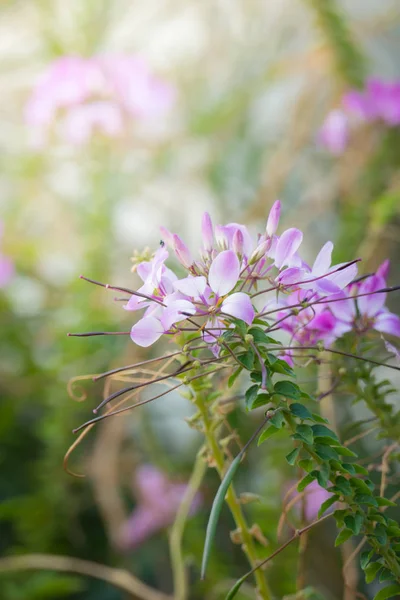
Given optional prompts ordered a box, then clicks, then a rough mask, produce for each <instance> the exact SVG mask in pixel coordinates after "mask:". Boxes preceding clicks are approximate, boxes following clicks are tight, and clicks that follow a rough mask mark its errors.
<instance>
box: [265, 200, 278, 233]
mask: <svg viewBox="0 0 400 600" xmlns="http://www.w3.org/2000/svg"><path fill="white" fill-rule="evenodd" d="M280 216H281V203H280V201H279V200H276V201H275V202H274V204H273V205H272V208H271V210H270V211H269V215H268V220H267V228H266V229H267V235H268V236H269V237H272V236H273V235H274V233H275V231H276V230H277V229H278V225H279V218H280Z"/></svg>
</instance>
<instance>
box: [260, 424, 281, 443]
mask: <svg viewBox="0 0 400 600" xmlns="http://www.w3.org/2000/svg"><path fill="white" fill-rule="evenodd" d="M278 431H279V429H277V428H276V427H274V426H273V425H270V426H269V427H267V429H264V431H263V432H262V434H261V435H260V437H259V438H258V442H257V446H259V445H260V444H262V443H263V442H265V441H266V440H268V439H269V438H270V437H271V436H272V435H274V434H275V433H278Z"/></svg>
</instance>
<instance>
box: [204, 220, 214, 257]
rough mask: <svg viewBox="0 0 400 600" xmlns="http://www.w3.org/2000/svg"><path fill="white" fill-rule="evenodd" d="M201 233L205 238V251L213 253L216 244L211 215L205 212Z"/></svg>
mask: <svg viewBox="0 0 400 600" xmlns="http://www.w3.org/2000/svg"><path fill="white" fill-rule="evenodd" d="M201 233H202V237H203V246H204V250H206V251H207V252H211V250H212V249H213V244H214V233H213V225H212V221H211V217H210V215H209V214H208V213H207V212H205V213H204V215H203V218H202V221H201Z"/></svg>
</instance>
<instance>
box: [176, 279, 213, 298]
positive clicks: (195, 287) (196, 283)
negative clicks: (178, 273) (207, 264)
mask: <svg viewBox="0 0 400 600" xmlns="http://www.w3.org/2000/svg"><path fill="white" fill-rule="evenodd" d="M206 285H207V280H206V278H205V277H203V276H202V275H201V276H200V277H185V279H179V280H178V281H175V282H174V288H175V289H176V290H177V291H178V292H181V293H182V294H185V296H190V298H195V299H198V298H200V296H202V295H203V294H204V291H205V289H206Z"/></svg>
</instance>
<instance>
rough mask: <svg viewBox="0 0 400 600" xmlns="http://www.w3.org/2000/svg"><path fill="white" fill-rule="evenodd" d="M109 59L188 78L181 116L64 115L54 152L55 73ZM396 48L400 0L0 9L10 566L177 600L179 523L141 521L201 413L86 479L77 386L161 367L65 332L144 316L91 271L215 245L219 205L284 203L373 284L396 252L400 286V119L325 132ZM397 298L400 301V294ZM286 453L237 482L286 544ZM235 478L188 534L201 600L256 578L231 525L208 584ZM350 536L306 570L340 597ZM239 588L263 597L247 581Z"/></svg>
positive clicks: (106, 453) (97, 3) (24, 577)
mask: <svg viewBox="0 0 400 600" xmlns="http://www.w3.org/2000/svg"><path fill="white" fill-rule="evenodd" d="M98 55H101V56H108V55H110V56H111V55H113V56H115V55H134V56H140V57H141V59H142V60H143V61H145V63H146V65H148V68H149V70H150V71H151V72H152V73H154V76H155V77H158V78H160V80H162V81H164V82H167V83H168V85H169V86H171V89H172V90H173V96H174V99H173V101H172V102H171V106H170V107H169V108H168V110H167V111H165V113H164V114H163V115H161V116H160V117H159V118H158V119H157V123H156V124H155V122H154V121H155V120H153V119H152V118H150V119H149V118H142V117H141V115H140V114H139V115H137V116H132V115H131V116H129V117H127V116H126V117H125V118H126V119H127V121H126V126H125V127H124V131H123V134H121V135H116V136H107V135H105V134H104V133H103V134H102V133H99V132H96V131H94V132H93V135H90V136H88V139H87V140H85V141H84V143H80V144H77V143H74V142H73V141H71V140H69V139H66V138H65V136H63V135H62V131H61V132H60V130H59V129H57V119H59V118H60V117H59V115H58V114H57V115H56V116H55V118H54V123H52V125H51V133H50V134H49V135H48V136H47V137H46V139H45V140H44V141H43V142H42V143H40V144H38V143H37V141H36V142H35V139H34V132H33V130H32V124H31V123H30V122H29V119H27V117H26V106H27V102H28V100H29V98H30V97H31V96H32V94H33V91H34V89H35V86H37V82H38V78H40V76H41V75H42V74H43V73H44V72H45V71H46V69H48V68H49V65H50V64H51V63H52V62H53V61H55V60H57V59H59V58H60V57H63V56H81V57H93V56H98ZM399 56H400V6H399V2H398V0H381V1H380V2H376V1H375V0H341V1H339V0H337V1H333V0H270V1H268V2H266V1H264V0H237V1H233V0H213V1H210V0H203V1H202V2H184V1H182V0H147V1H146V2H143V1H141V2H140V1H132V0H68V2H62V1H61V0H36V1H33V0H23V1H22V0H20V1H18V0H14V1H12V0H9V1H5V0H3V1H2V2H1V3H0V90H1V108H0V121H1V123H0V147H1V150H0V161H1V173H0V219H1V221H2V228H3V234H2V238H1V256H2V258H3V259H4V260H10V261H12V263H13V272H12V271H11V270H10V271H9V276H7V277H5V278H4V282H2V288H1V290H0V304H1V313H0V321H1V341H0V352H1V380H0V393H1V403H0V447H1V453H0V466H1V472H0V551H1V553H2V555H4V556H20V555H24V556H28V555H29V556H30V555H32V554H33V553H46V554H54V555H63V556H69V557H75V558H78V559H79V558H80V559H85V560H87V561H94V562H96V563H100V564H104V565H108V566H110V567H118V568H124V569H126V570H128V571H130V572H131V573H132V574H133V575H134V576H136V577H138V578H139V579H141V580H143V581H144V582H146V583H147V584H148V585H150V586H152V587H153V588H155V589H156V590H160V591H163V592H164V593H167V594H171V593H172V588H173V582H172V574H171V566H170V561H169V557H168V539H167V529H168V528H167V527H162V528H161V529H160V530H159V531H157V532H155V533H153V534H152V535H148V536H144V539H142V540H137V539H136V540H135V539H134V538H135V534H134V533H133V534H132V536H131V538H132V539H129V535H128V534H127V533H126V529H124V527H126V522H127V520H128V519H129V515H130V514H131V513H132V511H133V510H135V507H136V509H137V508H138V506H140V502H141V499H140V498H141V496H140V494H141V492H140V485H141V484H140V480H138V477H139V473H140V469H141V468H143V466H144V465H147V466H148V465H152V466H153V467H154V468H156V469H158V472H159V473H163V474H164V475H163V476H164V477H165V478H166V481H168V482H169V483H170V484H171V485H173V484H176V485H181V484H182V483H184V482H185V481H187V479H188V478H189V477H190V473H191V469H192V465H193V461H194V457H195V455H196V452H197V450H198V447H199V444H200V440H199V438H198V437H197V435H196V433H195V432H194V431H193V430H191V429H190V428H189V427H188V426H187V424H186V423H185V421H184V418H185V417H188V416H190V414H191V410H192V409H191V405H190V403H189V402H188V401H187V400H185V399H184V398H182V397H180V396H178V395H173V394H171V395H170V396H167V397H165V398H162V399H161V400H160V401H159V402H158V403H154V404H152V405H149V406H146V407H144V408H143V409H142V410H140V411H135V413H133V414H129V413H128V414H127V415H126V416H125V417H124V418H118V419H110V420H109V421H106V422H105V423H104V424H102V425H100V426H98V427H97V428H96V429H95V430H94V431H93V432H91V435H89V436H88V438H87V439H85V441H84V443H82V445H81V446H79V448H78V449H77V450H76V452H75V453H74V454H73V455H72V456H71V459H70V463H69V465H70V468H71V469H72V470H73V471H77V472H79V473H85V474H86V478H85V479H82V478H76V477H72V476H71V475H69V474H68V473H66V471H65V470H63V457H64V454H65V452H66V451H67V449H68V447H69V446H70V444H71V443H72V442H73V441H74V439H75V437H74V435H73V434H72V429H73V428H74V427H76V426H77V425H79V424H80V423H82V422H84V421H85V420H87V419H88V418H90V417H91V415H92V412H91V411H92V409H93V408H94V406H96V405H97V404H98V403H99V400H100V399H101V397H102V385H100V384H96V385H94V384H93V385H90V384H89V385H86V387H85V389H86V391H87V394H88V395H87V398H86V400H85V401H84V402H77V401H75V400H74V398H71V397H70V395H68V393H67V384H68V382H69V381H70V379H71V378H72V377H74V376H80V375H85V374H88V373H89V374H91V373H100V372H102V371H103V370H106V369H109V368H113V367H116V366H118V365H122V364H129V363H131V362H132V363H133V362H135V361H137V360H142V359H145V358H148V357H149V356H151V352H144V351H143V350H139V349H137V348H135V347H134V346H133V344H132V343H131V342H130V341H129V339H128V338H126V337H123V336H116V337H107V338H85V339H79V338H68V337H67V335H66V334H67V332H69V331H96V330H104V331H113V330H114V331H115V330H117V331H118V330H120V331H127V330H129V328H130V326H131V316H132V315H131V314H129V313H128V314H127V313H125V312H124V311H123V310H121V306H120V305H118V303H114V302H113V296H112V293H111V294H110V292H107V291H105V290H102V289H101V288H99V287H96V286H91V285H90V284H88V283H85V282H83V281H82V280H80V279H79V275H80V274H81V273H83V274H85V275H86V276H88V277H92V278H94V279H98V280H100V281H103V282H113V283H117V284H119V285H122V286H128V287H129V286H131V285H133V282H134V281H135V279H134V276H133V275H132V274H131V262H130V257H131V256H132V254H133V251H134V249H139V250H142V249H143V248H144V247H146V246H149V247H156V246H157V244H158V242H159V239H160V233H159V229H158V226H159V225H164V226H166V227H168V228H170V229H171V230H173V231H176V232H178V233H179V234H181V235H182V236H184V237H185V239H186V240H188V241H189V242H190V245H191V247H192V248H196V246H197V244H198V241H199V230H200V218H201V214H202V212H203V211H204V210H208V211H209V212H210V213H211V214H212V215H213V218H214V221H215V222H219V223H224V222H229V221H238V222H243V223H245V224H247V225H248V226H249V227H250V228H251V229H252V230H254V231H256V230H257V228H258V229H259V230H262V228H263V227H264V222H265V219H266V216H267V214H268V210H269V208H270V207H271V205H272V203H273V201H274V200H275V199H276V198H280V199H281V201H282V204H283V221H284V225H289V226H293V225H294V226H296V227H300V228H301V229H302V230H303V231H304V232H305V239H306V244H305V245H306V250H307V252H308V255H309V258H310V259H312V257H313V256H315V253H316V251H317V250H318V248H319V247H320V246H321V243H323V242H324V241H325V240H326V239H332V241H334V242H335V243H336V249H335V252H336V256H335V258H336V260H335V262H339V261H341V260H343V259H352V258H353V257H355V256H362V257H363V258H364V264H363V266H362V270H363V272H369V271H370V270H371V269H374V268H376V267H377V266H378V265H379V264H380V262H381V261H382V260H383V258H384V257H386V256H389V257H390V258H391V259H392V270H391V283H395V282H396V281H397V282H398V281H399V280H400V266H399V262H398V258H399V248H400V244H399V239H400V238H399V231H400V230H399V218H400V172H399V166H400V126H399V125H397V126H393V125H392V126H388V124H387V123H385V122H383V121H382V120H379V119H378V120H375V121H374V122H362V121H360V120H355V121H354V122H352V124H351V130H350V133H349V139H348V143H347V145H346V148H344V149H343V152H339V153H338V152H336V153H335V152H332V151H331V150H330V149H329V148H328V147H326V146H324V145H323V144H322V143H321V140H320V137H319V131H320V129H321V126H322V124H323V123H324V121H325V119H326V117H327V115H328V114H329V113H330V111H331V110H333V109H337V108H340V107H341V98H342V96H343V94H344V93H345V92H347V91H349V90H350V89H354V88H357V87H359V88H363V87H364V85H365V81H366V78H367V77H371V76H374V77H379V78H381V79H383V80H386V81H395V80H396V79H397V80H400V63H399ZM132 85H133V86H134V80H133V84H132ZM398 103H400V94H399V96H398ZM399 111H400V109H399ZM389 306H391V308H392V309H394V310H396V308H397V309H398V308H399V297H398V296H397V299H396V296H395V295H393V296H392V297H391V298H390V299H389ZM79 393H80V392H79V391H78V395H79ZM342 417H343V415H341V414H340V411H339V415H338V419H339V422H340V419H341V418H342ZM231 424H232V426H233V427H237V428H238V429H239V431H240V433H241V435H242V436H243V439H247V438H248V437H249V435H250V434H251V432H252V431H253V429H254V422H252V419H251V418H250V417H248V416H247V417H246V416H245V413H244V411H243V409H242V408H240V407H239V408H238V409H237V410H236V411H235V412H234V413H233V415H232V419H231ZM277 439H278V438H277ZM285 448H286V446H285V442H284V440H282V441H279V439H278V441H277V442H276V444H275V446H274V447H272V448H271V447H269V448H268V451H264V447H261V448H260V449H259V451H258V452H254V453H253V454H252V456H251V460H250V461H247V463H246V465H245V466H244V467H243V469H242V471H241V474H240V476H239V479H238V487H240V488H241V489H242V490H247V491H251V492H253V493H257V494H260V496H261V502H260V503H256V504H251V505H249V514H250V515H251V518H252V519H253V520H256V521H257V523H258V524H259V526H260V528H261V529H262V531H263V533H264V535H265V536H266V538H267V539H268V538H269V536H270V537H271V539H275V535H276V525H277V522H278V519H279V515H280V513H281V509H282V495H283V493H284V491H285V490H287V485H288V481H289V480H290V477H291V476H292V475H291V473H290V467H289V466H288V465H286V466H282V464H283V463H282V456H284V454H285ZM369 449H370V448H369ZM370 450H371V449H370ZM371 453H373V452H372V450H371ZM153 474H154V472H153ZM156 479H157V478H156ZM169 483H165V485H169ZM159 484H160V485H161V483H160V482H159ZM155 485H158V484H155ZM217 485H218V480H217V477H216V475H215V474H213V472H212V471H211V470H210V472H209V473H208V474H207V477H206V479H205V482H204V484H203V486H202V488H201V499H200V500H199V502H198V503H199V506H198V507H197V510H196V514H194V515H193V516H192V518H191V519H190V521H189V524H188V528H187V531H186V533H185V536H184V550H185V555H186V556H187V558H188V568H189V572H190V578H191V579H190V581H191V584H190V598H193V599H194V600H196V599H200V598H207V599H209V600H212V599H215V600H217V599H218V598H223V597H224V592H225V593H226V591H227V589H229V585H231V584H232V581H233V580H234V579H235V578H237V577H238V576H240V575H241V574H242V573H244V572H245V570H246V569H247V565H246V563H245V560H244V558H243V557H242V554H241V551H240V548H239V546H233V545H232V544H231V541H230V538H229V531H230V529H231V528H232V523H231V521H230V516H229V514H228V513H223V516H222V521H221V524H220V527H219V533H218V538H217V543H216V550H215V554H214V558H213V561H212V566H211V569H210V577H209V579H208V580H207V582H199V567H198V565H199V562H200V557H201V551H202V544H203V539H204V529H205V525H206V522H207V516H208V514H209V509H210V505H211V502H212V498H213V495H214V494H215V491H216V489H217ZM167 521H168V519H167ZM170 521H172V519H170ZM166 525H168V522H167V523H166ZM334 535H335V532H334V529H331V526H330V524H328V525H327V526H326V527H324V528H323V530H322V531H319V533H317V534H316V535H315V537H314V539H313V541H312V544H311V546H310V548H309V550H308V554H307V556H306V559H305V573H306V579H307V583H309V584H310V585H313V586H314V587H315V588H316V589H317V590H318V592H319V593H320V594H322V597H323V598H326V599H327V600H329V599H336V598H342V597H344V596H343V579H342V574H341V564H342V562H343V556H342V555H341V554H340V553H339V552H337V551H334V550H333V549H332V540H333V539H334ZM127 536H128V538H127ZM122 539H123V540H125V541H122ZM1 565H2V562H1V559H0V571H1V573H0V598H1V600H44V599H47V598H48V599H56V598H67V599H68V600H94V599H96V600H123V599H125V598H135V597H136V596H135V595H133V596H132V595H129V594H127V593H126V592H124V591H121V590H119V589H118V588H117V587H115V586H113V585H111V584H109V583H106V582H104V581H102V580H101V579H97V578H91V577H88V576H84V575H80V574H78V573H66V572H65V573H60V572H56V571H52V570H43V569H32V570H31V571H26V570H22V571H18V572H16V571H13V570H10V571H8V570H7V569H6V568H3V569H2V568H1ZM293 569H295V552H294V549H290V550H289V551H288V552H287V553H286V554H284V555H281V557H280V558H279V560H277V561H276V563H274V569H273V571H272V572H271V575H270V577H271V578H272V581H273V584H274V587H275V589H276V590H277V594H279V597H283V596H285V595H290V594H291V593H293V591H294V590H293V589H292V588H291V587H290V577H289V576H288V574H290V573H292V572H293ZM72 571H74V569H73V568H72ZM353 571H354V572H353V574H352V576H353V579H355V580H357V577H358V575H357V567H354V569H353ZM359 589H360V590H363V593H365V594H366V597H372V595H371V594H372V592H373V589H372V588H371V589H370V590H369V591H368V590H367V589H366V588H364V587H363V584H362V582H360V584H359ZM138 597H139V596H138ZM238 597H241V598H253V597H254V596H253V595H252V591H251V589H250V588H249V589H247V588H246V586H244V587H243V591H242V592H241V595H238ZM315 597H316V598H317V597H320V596H315ZM351 598H356V596H355V595H354V593H353V595H352V596H348V597H347V600H350V599H351ZM149 600H151V597H150V596H149Z"/></svg>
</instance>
